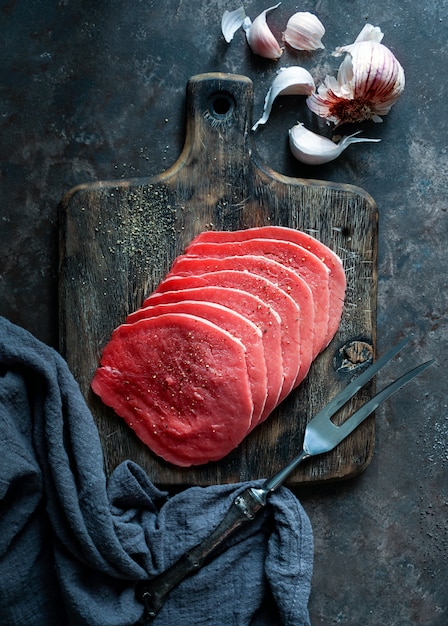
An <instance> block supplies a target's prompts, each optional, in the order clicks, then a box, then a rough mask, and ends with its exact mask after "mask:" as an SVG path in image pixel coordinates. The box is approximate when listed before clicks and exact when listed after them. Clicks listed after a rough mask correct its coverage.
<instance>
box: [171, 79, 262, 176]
mask: <svg viewBox="0 0 448 626" xmlns="http://www.w3.org/2000/svg"><path fill="white" fill-rule="evenodd" d="M186 97H187V101H186V116H187V119H186V134H185V143H184V147H183V150H182V152H181V154H180V156H179V158H178V160H177V161H176V163H175V164H174V165H173V166H172V168H170V169H169V170H167V171H166V172H165V177H170V176H171V175H173V174H176V173H178V172H179V169H180V168H183V167H185V166H188V167H187V169H189V168H190V167H193V166H194V169H195V172H198V170H202V171H203V172H204V175H205V174H206V176H207V177H208V178H209V179H213V178H214V177H215V176H219V177H220V178H221V177H224V178H225V177H226V176H227V175H228V173H229V171H232V170H234V168H235V166H237V167H244V165H245V164H246V165H247V163H248V161H249V159H250V156H251V152H252V150H251V146H250V132H251V126H252V109H253V83H252V81H251V80H250V78H248V77H247V76H242V75H239V74H224V73H220V72H212V73H207V74H198V75H196V76H193V77H191V78H190V80H189V81H188V83H187V91H186Z"/></svg>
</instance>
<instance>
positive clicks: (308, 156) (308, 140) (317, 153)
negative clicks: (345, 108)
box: [289, 123, 381, 165]
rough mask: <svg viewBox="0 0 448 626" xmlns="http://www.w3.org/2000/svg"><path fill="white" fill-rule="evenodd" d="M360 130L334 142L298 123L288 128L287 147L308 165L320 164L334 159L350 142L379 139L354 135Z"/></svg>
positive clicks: (375, 140)
mask: <svg viewBox="0 0 448 626" xmlns="http://www.w3.org/2000/svg"><path fill="white" fill-rule="evenodd" d="M360 132H361V131H358V132H357V133H354V134H353V135H348V136H347V137H342V139H341V140H340V142H339V143H334V141H332V140H331V139H328V137H323V136H322V135H318V134H317V133H313V132H312V131H311V130H308V129H307V128H305V126H304V125H303V124H302V123H299V124H296V125H295V126H293V127H292V128H291V129H290V130H289V147H290V149H291V152H292V153H293V155H294V156H295V158H296V159H297V160H298V161H301V162H302V163H307V164H309V165H321V164H323V163H328V162H329V161H333V160H334V159H336V158H337V157H338V156H339V155H340V154H341V153H342V152H343V151H344V150H345V149H346V148H347V147H348V146H349V145H350V144H352V143H361V142H377V141H381V140H380V139H364V138H362V137H356V136H355V135H358V134H359V133H360Z"/></svg>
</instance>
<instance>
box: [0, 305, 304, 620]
mask: <svg viewBox="0 0 448 626" xmlns="http://www.w3.org/2000/svg"><path fill="white" fill-rule="evenodd" d="M248 484H254V485H256V484H259V483H258V482H257V481H256V482H253V483H244V484H243V483H241V484H237V485H220V486H211V487H207V488H199V487H195V488H189V489H186V490H184V491H182V492H180V493H178V494H176V495H173V496H172V497H169V494H168V493H166V492H163V491H160V490H159V489H158V488H156V487H155V486H154V485H153V484H152V482H151V481H150V479H149V477H148V476H147V474H146V473H145V472H144V471H143V470H142V468H140V467H139V466H138V465H136V464H135V463H133V462H131V461H126V462H124V463H122V464H121V465H119V466H118V467H117V468H116V470H115V471H114V473H113V474H112V476H111V477H110V479H109V481H108V482H107V481H106V477H105V474H104V470H103V456H102V450H101V444H100V439H99V435H98V432H97V429H96V426H95V423H94V421H93V418H92V415H91V413H90V411H89V409H88V407H87V405H86V404H85V402H84V399H83V397H82V394H81V392H80V390H79V387H78V385H77V383H76V381H75V380H74V378H73V376H72V375H71V373H70V371H69V369H68V367H67V364H66V363H65V361H64V360H63V359H62V358H61V356H60V355H59V354H58V353H57V352H56V351H55V350H53V349H52V348H50V347H48V346H46V345H45V344H43V343H41V342H40V341H38V340H37V339H36V338H35V337H33V336H32V335H31V334H29V333H28V332H27V331H25V330H24V329H22V328H20V327H18V326H15V325H14V324H12V323H10V322H9V321H8V320H6V319H5V318H1V317H0V581H1V584H0V623H1V624H2V625H3V626H8V625H14V626H17V625H18V624H20V626H26V625H28V624H29V625H33V626H39V625H41V624H42V625H43V626H48V625H50V624H74V625H76V626H77V625H82V626H115V625H116V626H127V625H134V624H140V623H143V622H141V621H140V620H141V619H142V614H143V607H142V605H141V604H140V603H139V602H138V601H137V600H136V597H135V585H136V582H137V581H139V580H146V579H148V578H151V577H152V576H154V575H156V574H158V573H160V572H162V571H163V570H164V569H166V568H167V567H168V566H169V565H170V564H172V563H173V562H174V561H175V560H176V559H177V558H178V557H179V556H181V554H183V553H184V552H185V551H187V550H188V549H189V548H191V547H193V546H194V545H196V544H197V543H198V542H199V541H200V540H201V539H202V538H203V537H205V536H206V535H207V534H208V533H209V532H210V531H211V530H212V529H213V528H214V527H215V526H216V525H217V524H218V522H219V521H220V520H221V519H222V517H223V516H224V514H225V512H226V511H227V509H228V507H229V506H230V504H231V502H232V500H233V499H234V498H235V496H236V495H237V494H238V492H240V491H242V490H243V489H244V488H245V487H246V486H247V485H248ZM312 565H313V537H312V529H311V525H310V522H309V519H308V517H307V515H306V513H305V511H304V510H303V508H302V506H301V504H300V503H299V501H298V500H297V499H296V498H295V496H294V495H293V494H292V493H291V492H290V491H289V490H288V489H286V488H280V489H279V491H278V492H276V493H274V494H272V497H271V498H270V501H269V505H268V506H267V507H266V509H265V510H264V511H263V512H262V513H261V515H259V517H258V518H257V519H256V520H254V521H253V522H250V523H249V524H246V525H245V527H244V528H242V529H240V530H239V531H237V532H236V533H235V534H234V535H233V536H232V537H230V538H229V540H228V541H227V543H226V546H225V549H224V550H223V551H221V552H220V553H219V555H218V556H217V557H216V558H215V559H213V560H212V561H210V563H208V564H207V565H206V566H205V567H204V568H203V569H202V570H200V571H199V572H198V573H196V574H195V575H194V576H191V577H189V578H187V579H185V580H184V581H183V582H182V583H181V584H180V585H178V587H177V588H175V589H174V590H173V591H172V592H171V594H170V595H169V596H168V598H167V600H166V603H165V605H164V606H163V607H162V609H161V611H160V613H159V614H158V615H157V617H156V618H155V620H154V621H153V622H152V623H153V624H154V626H172V625H175V626H190V625H191V626H193V625H194V626H199V625H209V626H220V625H221V624H222V625H223V626H224V625H225V626H231V625H235V626H244V625H246V624H247V625H251V626H275V625H277V624H278V625H285V626H301V625H308V624H309V615H308V608H307V605H308V598H309V593H310V585H311V575H312Z"/></svg>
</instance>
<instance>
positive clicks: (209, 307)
mask: <svg viewBox="0 0 448 626" xmlns="http://www.w3.org/2000/svg"><path fill="white" fill-rule="evenodd" d="M166 313H187V314H189V315H195V316H197V317H202V318H204V319H207V320H208V321H209V322H213V324H216V325H217V326H219V327H220V328H223V329H224V330H226V331H227V332H229V333H230V334H231V335H233V336H234V337H237V338H238V339H241V341H242V342H243V345H244V347H245V348H246V365H247V372H248V375H249V382H250V386H251V391H252V400H253V403H254V410H253V415H252V422H251V427H252V426H253V425H256V424H257V423H258V421H259V420H260V418H261V416H262V414H263V410H264V407H265V403H266V398H267V374H266V362H265V356H264V347H263V341H262V333H261V330H260V329H259V328H258V326H256V325H255V324H254V323H253V322H251V321H250V320H248V319H247V318H246V317H244V316H243V315H241V314H240V313H237V312H236V311H233V310H232V309H230V308H228V307H226V306H223V305H222V304H217V303H214V302H202V301H194V300H183V301H180V302H171V303H165V304H160V303H159V304H153V305H152V306H147V307H145V308H142V309H139V310H138V311H136V312H135V313H133V314H131V315H130V316H128V318H127V319H126V323H127V324H129V323H130V322H132V321H133V320H134V321H135V319H146V318H149V317H156V316H158V315H164V314H166Z"/></svg>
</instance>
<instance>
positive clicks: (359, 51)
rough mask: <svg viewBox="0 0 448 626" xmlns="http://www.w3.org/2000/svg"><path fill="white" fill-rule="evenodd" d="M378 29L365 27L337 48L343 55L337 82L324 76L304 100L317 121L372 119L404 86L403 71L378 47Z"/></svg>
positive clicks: (384, 110)
mask: <svg viewBox="0 0 448 626" xmlns="http://www.w3.org/2000/svg"><path fill="white" fill-rule="evenodd" d="M382 36H383V34H382V33H381V31H380V29H379V28H375V27H373V26H371V25H370V24H368V25H366V26H365V27H364V28H363V30H362V31H361V33H360V34H359V35H358V38H357V39H356V41H355V42H354V43H353V44H350V45H348V46H342V47H340V48H338V49H337V50H336V51H335V53H334V55H335V56H339V55H341V54H345V58H344V60H343V61H342V63H341V65H340V67H339V70H338V74H337V79H335V78H334V77H331V76H327V77H326V78H325V81H324V83H323V84H322V85H320V87H319V88H318V90H317V92H316V93H314V94H311V96H310V97H309V98H308V99H307V105H308V107H309V108H310V109H311V111H313V113H316V114H317V115H319V116H320V117H324V118H326V119H327V120H329V121H331V122H334V123H335V124H337V125H340V124H344V123H346V122H362V121H364V120H369V119H372V120H373V121H374V122H381V121H382V119H381V117H380V116H382V115H386V114H387V113H389V111H390V109H391V107H392V105H393V104H394V103H395V102H396V101H397V99H398V98H399V96H400V95H401V93H402V92H403V89H404V86H405V76H404V70H403V68H402V66H401V65H400V63H399V62H398V60H397V59H396V58H395V56H394V55H393V53H392V52H391V51H390V50H389V48H387V47H386V46H384V45H383V44H382V43H380V41H381V39H382Z"/></svg>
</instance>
